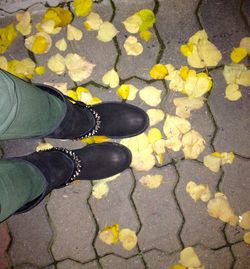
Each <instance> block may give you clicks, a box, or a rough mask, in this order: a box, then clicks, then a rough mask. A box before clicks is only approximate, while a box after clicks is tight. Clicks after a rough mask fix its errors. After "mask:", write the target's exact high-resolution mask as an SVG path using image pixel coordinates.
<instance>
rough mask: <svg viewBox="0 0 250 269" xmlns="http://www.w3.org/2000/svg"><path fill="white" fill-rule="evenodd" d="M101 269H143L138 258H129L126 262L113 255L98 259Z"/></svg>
mask: <svg viewBox="0 0 250 269" xmlns="http://www.w3.org/2000/svg"><path fill="white" fill-rule="evenodd" d="M100 263H101V265H102V268H103V269H110V268H122V269H144V268H145V267H144V264H143V263H142V261H141V258H140V257H138V256H137V257H134V258H130V259H128V260H125V259H122V258H120V257H117V256H114V255H108V256H106V257H104V258H102V259H100Z"/></svg>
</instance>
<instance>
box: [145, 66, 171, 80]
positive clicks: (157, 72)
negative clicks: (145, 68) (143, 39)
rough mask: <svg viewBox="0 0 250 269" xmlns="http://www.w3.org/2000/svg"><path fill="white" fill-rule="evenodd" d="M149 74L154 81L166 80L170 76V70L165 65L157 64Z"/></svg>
mask: <svg viewBox="0 0 250 269" xmlns="http://www.w3.org/2000/svg"><path fill="white" fill-rule="evenodd" d="M149 74H150V76H151V78H153V79H164V78H165V77H166V75H167V74H168V70H167V67H166V66H165V65H163V64H156V65H154V66H153V67H152V68H151V69H150V71H149Z"/></svg>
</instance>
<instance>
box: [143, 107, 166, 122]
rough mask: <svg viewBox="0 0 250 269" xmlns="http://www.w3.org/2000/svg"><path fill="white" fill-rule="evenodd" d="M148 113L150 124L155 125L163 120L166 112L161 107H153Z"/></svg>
mask: <svg viewBox="0 0 250 269" xmlns="http://www.w3.org/2000/svg"><path fill="white" fill-rule="evenodd" d="M147 114H148V117H149V125H150V126H153V125H156V124H157V123H159V122H161V121H162V120H163V119H164V116H165V114H164V112H163V111H162V110H161V109H155V108H151V109H148V110H147Z"/></svg>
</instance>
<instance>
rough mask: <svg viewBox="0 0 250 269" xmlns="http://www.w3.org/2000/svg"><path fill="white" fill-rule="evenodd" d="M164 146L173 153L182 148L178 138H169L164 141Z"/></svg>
mask: <svg viewBox="0 0 250 269" xmlns="http://www.w3.org/2000/svg"><path fill="white" fill-rule="evenodd" d="M165 145H166V147H167V148H168V149H171V150H173V151H179V150H180V149H181V147H182V143H181V140H180V139H179V138H178V137H171V138H169V139H167V140H166V141H165Z"/></svg>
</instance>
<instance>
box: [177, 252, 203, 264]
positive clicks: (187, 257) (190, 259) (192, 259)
mask: <svg viewBox="0 0 250 269" xmlns="http://www.w3.org/2000/svg"><path fill="white" fill-rule="evenodd" d="M180 262H181V264H182V265H184V266H186V267H194V268H196V267H200V266H201V262H200V260H199V258H198V256H197V254H196V253H195V251H194V249H193V248H192V247H187V248H184V249H183V250H182V251H181V253H180Z"/></svg>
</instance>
